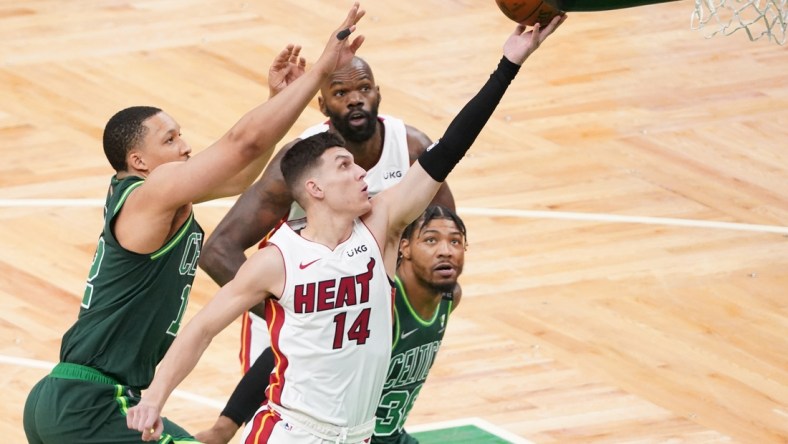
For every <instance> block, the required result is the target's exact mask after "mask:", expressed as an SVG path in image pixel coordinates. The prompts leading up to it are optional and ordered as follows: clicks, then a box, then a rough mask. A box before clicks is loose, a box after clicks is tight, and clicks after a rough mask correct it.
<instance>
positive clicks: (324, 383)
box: [265, 219, 393, 427]
mask: <svg viewBox="0 0 788 444" xmlns="http://www.w3.org/2000/svg"><path fill="white" fill-rule="evenodd" d="M269 243H270V244H273V245H274V246H276V247H277V248H278V249H279V250H280V251H281V253H282V256H283V258H284V263H285V273H286V278H285V287H284V292H283V293H282V296H281V297H280V298H279V300H274V299H273V298H269V299H268V301H267V302H266V313H265V315H266V320H267V322H268V330H269V332H270V333H271V347H272V348H273V350H274V355H275V358H276V368H275V370H274V372H273V373H272V374H271V379H270V384H269V386H268V391H267V395H268V399H269V400H271V402H273V403H275V404H278V405H281V406H283V407H285V408H287V409H290V410H294V411H297V412H300V413H304V414H307V415H309V416H312V417H313V418H315V419H318V420H320V421H323V422H327V423H331V424H334V425H337V426H342V427H354V426H357V425H360V424H363V423H365V422H367V421H370V420H371V419H372V418H373V417H374V415H375V410H376V409H377V404H378V401H379V399H380V394H381V392H382V390H383V383H384V381H385V379H386V373H387V371H388V362H389V359H390V357H391V356H390V355H391V340H392V338H391V330H392V328H391V326H392V305H391V304H392V297H393V292H392V285H391V282H390V281H389V278H388V276H387V275H386V269H385V267H384V265H383V257H382V255H381V251H380V247H379V246H378V244H377V242H376V240H375V238H374V236H373V235H372V233H371V232H370V231H369V229H367V227H366V226H365V225H364V224H363V223H362V222H361V221H360V220H359V219H356V220H355V222H354V224H353V232H352V234H351V236H350V237H349V238H348V239H347V240H346V241H345V242H342V243H341V244H339V245H338V246H337V247H336V248H335V249H334V250H331V249H329V248H327V247H326V246H325V245H322V244H318V243H315V242H311V241H308V240H306V239H304V238H302V237H301V236H300V235H298V234H297V233H296V232H294V231H293V229H292V228H290V227H289V226H288V225H287V224H285V225H283V226H282V227H281V228H280V229H279V230H277V231H276V233H274V234H273V236H272V237H271V239H269Z"/></svg>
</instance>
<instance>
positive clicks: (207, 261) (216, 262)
mask: <svg viewBox="0 0 788 444" xmlns="http://www.w3.org/2000/svg"><path fill="white" fill-rule="evenodd" d="M229 251H230V248H229V246H228V245H227V243H226V242H223V241H221V240H217V238H216V236H210V237H209V238H208V240H206V241H205V244H204V245H203V247H202V251H201V252H200V259H199V262H198V264H199V266H200V268H202V269H203V271H205V272H206V273H207V274H208V276H210V277H211V279H213V280H214V281H215V282H216V283H218V284H220V285H222V284H224V282H222V281H223V280H224V279H223V276H224V275H225V272H224V271H225V268H226V267H225V266H224V264H226V263H227V259H228V258H229V256H230V253H229Z"/></svg>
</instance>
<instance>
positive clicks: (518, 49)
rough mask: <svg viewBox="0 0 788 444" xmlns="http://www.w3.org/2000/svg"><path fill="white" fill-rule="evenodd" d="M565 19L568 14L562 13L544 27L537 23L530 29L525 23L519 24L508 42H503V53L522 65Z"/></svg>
mask: <svg viewBox="0 0 788 444" xmlns="http://www.w3.org/2000/svg"><path fill="white" fill-rule="evenodd" d="M564 20H566V14H560V15H557V16H555V17H553V19H552V20H551V21H550V23H548V24H547V26H545V27H544V29H542V27H541V26H540V25H539V23H537V24H535V25H534V26H533V28H531V29H530V30H529V31H526V30H525V28H526V26H525V25H523V24H519V25H517V28H515V30H514V32H513V33H512V34H511V35H510V36H509V38H508V39H506V43H504V44H503V55H504V56H506V58H507V59H509V61H510V62H512V63H515V64H517V65H522V64H523V62H525V59H527V58H528V56H530V55H531V54H532V53H533V52H534V51H536V49H537V48H538V47H539V45H541V44H542V42H544V41H545V39H546V38H547V37H548V36H549V35H550V34H552V33H553V31H555V30H556V28H558V27H559V26H561V23H563V22H564Z"/></svg>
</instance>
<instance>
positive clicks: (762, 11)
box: [691, 0, 788, 45]
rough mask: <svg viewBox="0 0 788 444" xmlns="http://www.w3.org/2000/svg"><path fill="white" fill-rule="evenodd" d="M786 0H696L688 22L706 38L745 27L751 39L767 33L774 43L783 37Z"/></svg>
mask: <svg viewBox="0 0 788 444" xmlns="http://www.w3.org/2000/svg"><path fill="white" fill-rule="evenodd" d="M786 2H788V0H695V11H693V12H692V17H691V26H692V29H694V30H700V29H703V31H704V33H705V35H706V38H711V37H714V36H715V35H717V34H722V35H731V34H733V33H734V32H736V31H738V30H739V29H744V31H745V32H746V33H747V36H748V37H750V40H758V39H760V38H762V37H766V39H767V40H774V42H775V43H777V44H780V45H782V44H784V43H785V40H786V22H788V9H786Z"/></svg>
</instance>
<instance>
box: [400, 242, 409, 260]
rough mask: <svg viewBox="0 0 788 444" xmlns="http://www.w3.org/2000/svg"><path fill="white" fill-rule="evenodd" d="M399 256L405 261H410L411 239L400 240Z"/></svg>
mask: <svg viewBox="0 0 788 444" xmlns="http://www.w3.org/2000/svg"><path fill="white" fill-rule="evenodd" d="M399 254H400V256H402V258H403V259H410V239H405V238H402V239H400V240H399Z"/></svg>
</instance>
